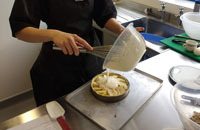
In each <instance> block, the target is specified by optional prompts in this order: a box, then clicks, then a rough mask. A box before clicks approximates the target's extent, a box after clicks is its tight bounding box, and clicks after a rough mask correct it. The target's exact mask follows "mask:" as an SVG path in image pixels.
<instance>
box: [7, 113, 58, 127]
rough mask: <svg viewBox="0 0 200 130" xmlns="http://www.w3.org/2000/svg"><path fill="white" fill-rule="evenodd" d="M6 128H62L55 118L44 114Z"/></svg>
mask: <svg viewBox="0 0 200 130" xmlns="http://www.w3.org/2000/svg"><path fill="white" fill-rule="evenodd" d="M7 130H62V128H61V127H60V125H59V124H58V122H57V121H56V120H51V119H50V117H49V116H48V115H45V116H42V117H40V118H38V119H35V120H33V121H30V122H27V123H25V124H21V125H18V126H15V127H13V128H10V129H7Z"/></svg>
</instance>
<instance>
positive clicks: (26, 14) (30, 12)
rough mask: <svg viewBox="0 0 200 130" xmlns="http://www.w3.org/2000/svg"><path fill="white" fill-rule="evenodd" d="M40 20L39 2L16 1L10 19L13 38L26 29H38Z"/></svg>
mask: <svg viewBox="0 0 200 130" xmlns="http://www.w3.org/2000/svg"><path fill="white" fill-rule="evenodd" d="M40 19H41V15H40V2H39V0H15V2H14V5H13V8H12V11H11V14H10V18H9V22H10V27H11V31H12V36H13V37H15V35H16V33H17V32H18V31H20V30H21V29H23V28H25V27H36V28H38V27H39V25H40Z"/></svg>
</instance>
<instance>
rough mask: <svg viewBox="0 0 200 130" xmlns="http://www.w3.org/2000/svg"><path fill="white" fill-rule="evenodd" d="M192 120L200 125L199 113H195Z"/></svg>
mask: <svg viewBox="0 0 200 130" xmlns="http://www.w3.org/2000/svg"><path fill="white" fill-rule="evenodd" d="M190 119H191V120H192V121H194V122H196V123H197V124H199V125H200V113H199V112H196V111H194V114H193V116H192V117H191V118H190Z"/></svg>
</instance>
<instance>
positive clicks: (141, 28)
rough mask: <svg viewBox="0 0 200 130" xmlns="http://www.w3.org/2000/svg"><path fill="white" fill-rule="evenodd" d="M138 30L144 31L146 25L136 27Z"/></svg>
mask: <svg viewBox="0 0 200 130" xmlns="http://www.w3.org/2000/svg"><path fill="white" fill-rule="evenodd" d="M135 29H136V30H137V31H138V32H141V31H144V27H136V28H135Z"/></svg>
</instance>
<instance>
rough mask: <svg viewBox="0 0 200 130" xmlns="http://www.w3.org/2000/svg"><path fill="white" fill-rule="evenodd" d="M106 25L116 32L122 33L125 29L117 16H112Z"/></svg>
mask: <svg viewBox="0 0 200 130" xmlns="http://www.w3.org/2000/svg"><path fill="white" fill-rule="evenodd" d="M104 27H105V28H106V29H108V30H110V31H112V32H114V33H116V34H120V33H121V32H122V31H123V30H124V27H123V26H122V25H121V24H120V23H118V22H117V20H116V19H115V18H110V19H109V20H108V21H107V22H106V24H105V26H104Z"/></svg>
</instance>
